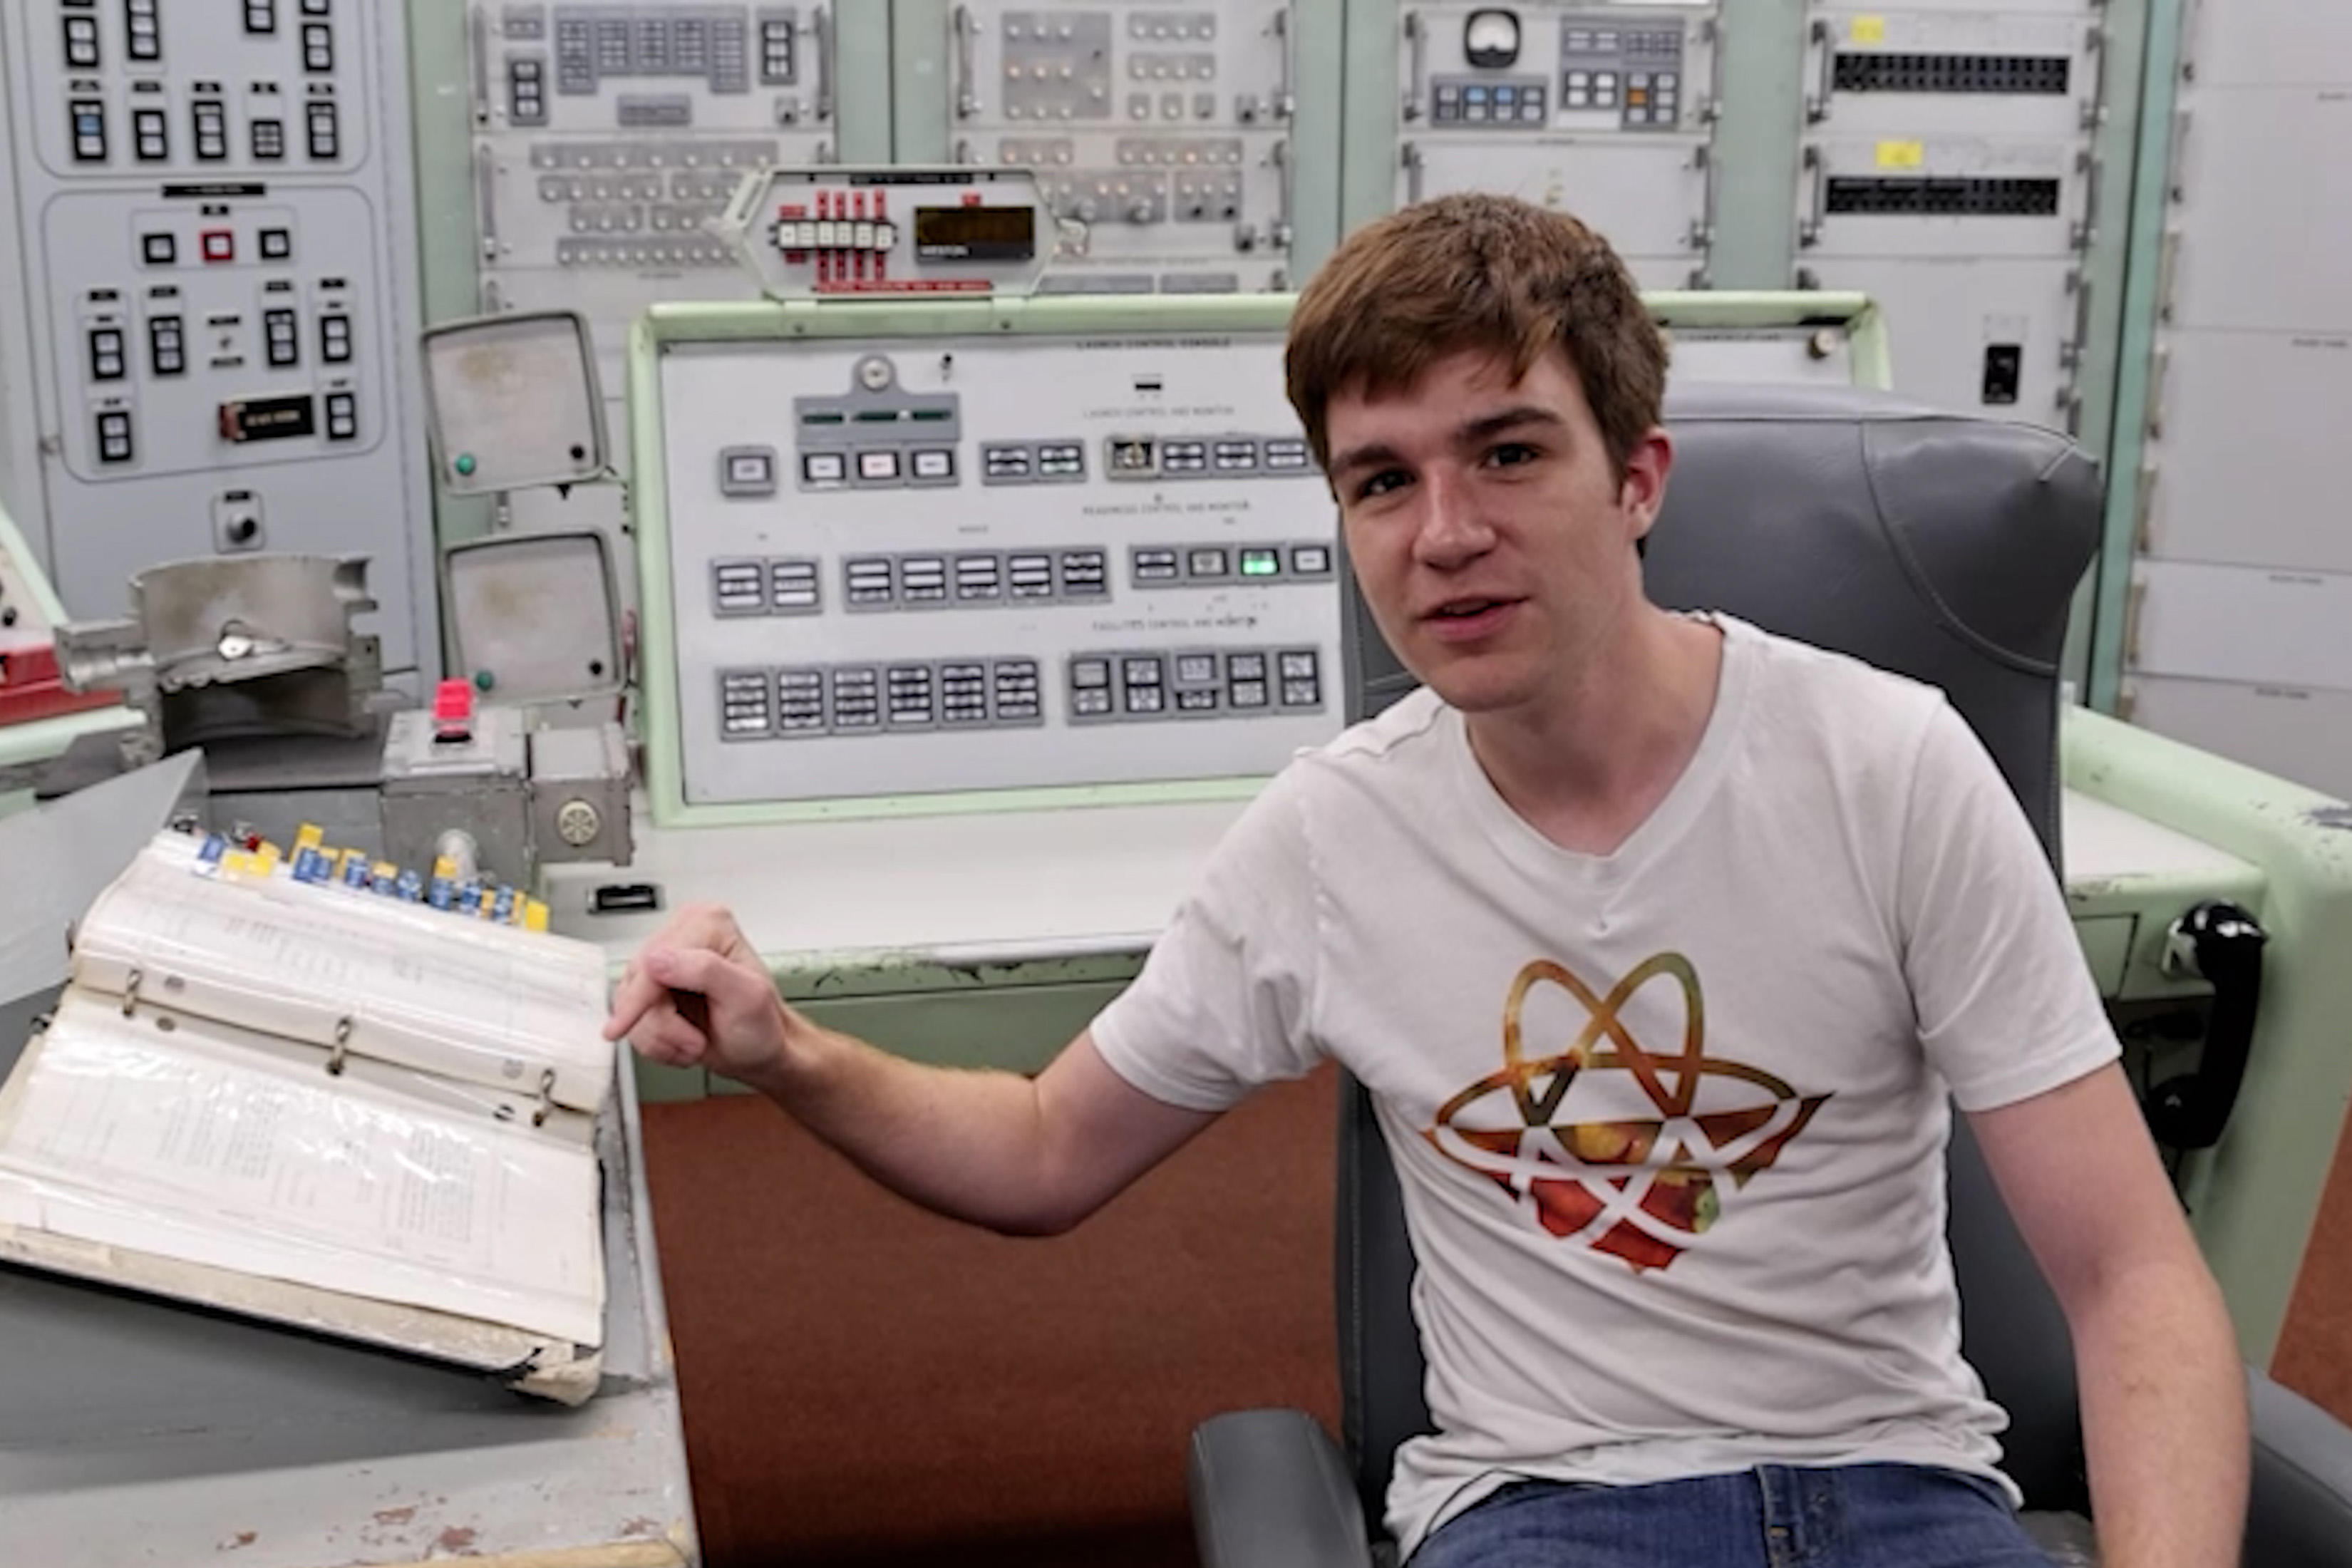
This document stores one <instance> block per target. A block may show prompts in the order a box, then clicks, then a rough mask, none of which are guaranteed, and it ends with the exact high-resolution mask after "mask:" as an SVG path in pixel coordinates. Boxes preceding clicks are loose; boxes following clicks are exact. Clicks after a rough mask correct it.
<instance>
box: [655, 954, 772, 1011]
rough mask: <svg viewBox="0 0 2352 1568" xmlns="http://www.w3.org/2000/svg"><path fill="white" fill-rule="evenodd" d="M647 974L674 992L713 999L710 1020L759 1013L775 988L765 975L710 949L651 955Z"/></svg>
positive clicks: (711, 1000)
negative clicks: (732, 961) (731, 961)
mask: <svg viewBox="0 0 2352 1568" xmlns="http://www.w3.org/2000/svg"><path fill="white" fill-rule="evenodd" d="M645 963H646V973H648V974H649V975H651V976H653V977H654V978H655V979H657V980H659V981H660V982H661V983H662V984H664V985H667V987H669V989H671V990H672V991H680V992H688V993H691V994H695V995H698V996H705V997H708V998H709V1002H710V1009H709V1015H708V1016H712V1017H717V1018H738V1017H746V1016H751V1014H753V1013H755V1012H757V1011H758V1009H759V1008H760V1007H761V1006H762V1005H764V1004H765V1002H766V1001H767V998H768V997H769V996H771V995H772V994H774V991H775V987H774V985H773V984H772V983H771V982H770V981H769V979H768V977H767V976H766V975H764V974H760V973H754V972H752V971H751V970H749V969H746V968H745V967H743V966H742V965H741V964H739V963H730V962H728V961H727V960H726V959H724V958H722V957H720V956H719V954H718V953H716V952H711V951H709V949H707V948H703V949H693V948H688V949H685V950H682V951H677V952H656V953H648V954H647V955H646V960H645Z"/></svg>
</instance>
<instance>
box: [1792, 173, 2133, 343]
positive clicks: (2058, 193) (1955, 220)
mask: <svg viewBox="0 0 2352 1568" xmlns="http://www.w3.org/2000/svg"><path fill="white" fill-rule="evenodd" d="M2076 159H2077V150H2076V149H2075V148H2074V147H2072V146H2070V145H2068V144H2066V143H2064V142H2051V141H2007V140H2002V139H1999V138H1994V137H1982V136H1961V135H1949V136H1947V135H1937V136H1928V137H1923V138H1913V139H1908V140H1889V139H1885V138H1877V139H1862V138H1854V137H1847V136H1825V137H1822V138H1820V139H1818V140H1817V141H1815V142H1813V143H1812V144H1811V146H1809V147H1808V148H1807V153H1806V163H1807V167H1806V170H1805V182H1806V184H1805V189H1804V192H1803V200H1804V205H1803V207H1802V208H1801V212H1800V216H1801V220H1802V232H1804V233H1807V234H1810V235H1811V239H1810V241H1809V242H1808V244H1807V246H1806V254H1807V256H1809V257H1822V258H1831V257H1865V256H1866V257H1895V256H1920V257H1937V258H1950V257H1960V256H1965V257H2032V256H2039V257H2072V256H2073V255H2074V253H2075V252H2076V250H2077V249H2078V248H2079V244H2078V241H2079V235H2078V232H2077V231H2078V229H2079V228H2080V226H2081V225H2082V223H2083V221H2084V215H2085V204H2086V203H2087V202H2088V200H2089V196H2090V190H2089V181H2088V179H2087V177H2086V176H2085V175H2084V173H2083V172H2082V170H2081V169H2080V168H2079V167H2078V166H2077V163H2076ZM1898 374H1899V371H1898Z"/></svg>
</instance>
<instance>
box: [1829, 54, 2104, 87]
mask: <svg viewBox="0 0 2352 1568" xmlns="http://www.w3.org/2000/svg"><path fill="white" fill-rule="evenodd" d="M2073 65H2074V62H2073V61H2071V60H2069V59H2068V58H2066V57H2065V56H2063V55H1928V54H1904V53H1896V52H1884V53H1882V52H1879V51H1875V50H1874V51H1871V52H1869V53H1863V54H1841V55H1840V56H1838V58H1837V64H1836V67H1835V69H1834V73H1833V75H1832V84H1833V85H1834V87H1835V88H1836V89H1837V90H1838V91H1840V92H1958V93H2015V94H2020V95H2022V96H2027V97H2035V98H2063V97H2064V96H2065V95H2066V88H2067V83H2068V79H2069V78H2070V76H2071V75H2072V68H2073Z"/></svg>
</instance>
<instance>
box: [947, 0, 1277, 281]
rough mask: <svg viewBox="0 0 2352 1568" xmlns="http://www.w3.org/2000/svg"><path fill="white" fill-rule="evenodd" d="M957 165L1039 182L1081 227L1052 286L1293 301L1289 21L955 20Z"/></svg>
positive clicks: (997, 13)
mask: <svg viewBox="0 0 2352 1568" xmlns="http://www.w3.org/2000/svg"><path fill="white" fill-rule="evenodd" d="M948 26H949V31H950V37H949V45H948V55H949V62H950V68H949V70H948V72H947V80H946V81H945V83H944V84H943V90H944V91H945V93H946V94H947V95H948V97H949V100H950V122H949V123H950V137H951V138H952V152H951V154H950V155H951V157H952V159H953V161H954V162H956V163H967V164H976V165H983V166H993V167H999V168H1016V167H1027V168H1034V169H1035V170H1036V171H1037V176H1038V180H1039V183H1040V185H1041V187H1042V189H1043V190H1044V193H1045V199H1046V201H1047V203H1048V205H1049V206H1050V208H1051V210H1052V211H1053V213H1054V214H1055V216H1056V217H1059V218H1063V219H1066V220H1067V221H1068V222H1069V223H1070V225H1072V227H1071V228H1070V230H1069V231H1068V233H1067V235H1066V237H1065V238H1064V239H1063V240H1062V243H1061V247H1060V256H1059V259H1058V260H1057V261H1056V264H1055V267H1054V268H1052V270H1051V272H1050V273H1049V275H1048V276H1047V278H1046V279H1045V282H1044V284H1043V287H1044V288H1045V289H1048V290H1051V291H1058V292H1087V293H1106V292H1108V293H1123V294H1150V293H1162V294H1181V293H1233V292H1236V291H1258V290H1265V289H1283V288H1288V287H1293V286H1295V285H1296V284H1297V282H1300V281H1303V280H1304V279H1294V278H1293V277H1292V275H1291V272H1292V269H1291V267H1290V263H1289V251H1290V247H1291V244H1292V239H1293V220H1292V212H1293V191H1294V163H1295V159H1294V149H1293V146H1292V123H1293V120H1294V116H1295V114H1296V112H1297V100H1296V94H1295V92H1294V90H1293V88H1292V82H1293V79H1294V77H1293V71H1294V66H1295V58H1296V54H1297V37H1296V32H1295V26H1294V17H1293V12H1292V8H1291V7H1290V6H1289V5H1285V4H1275V3H1272V0H1221V3H1218V4H1213V5H1198V4H1195V5H1185V4H1182V3H1181V0H1172V3H1170V4H1165V5H1149V4H1147V5H1115V6H1114V5H1086V4H1071V5H1059V4H1045V3H1039V0H1030V3H1027V4H1021V5H992V4H976V3H968V4H959V5H955V6H953V7H952V8H951V9H950V12H949V21H948Z"/></svg>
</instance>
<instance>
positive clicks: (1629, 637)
mask: <svg viewBox="0 0 2352 1568" xmlns="http://www.w3.org/2000/svg"><path fill="white" fill-rule="evenodd" d="M1623 633H1624V635H1622V637H1616V638H1613V639H1612V641H1611V642H1610V644H1609V652H1608V654H1607V656H1606V657H1605V658H1596V659H1593V660H1591V661H1590V662H1588V663H1587V664H1586V666H1585V667H1584V668H1583V669H1582V670H1581V671H1580V675H1579V678H1578V679H1577V680H1576V681H1575V682H1574V683H1573V684H1572V685H1569V686H1567V687H1564V688H1563V689H1561V690H1559V692H1558V693H1557V694H1556V695H1555V696H1554V697H1553V698H1552V700H1550V701H1549V702H1548V703H1547V704H1545V705H1544V706H1543V707H1541V708H1540V709H1534V708H1530V709H1528V710H1509V711H1498V712H1493V713H1479V714H1471V715H1468V716H1467V728H1468V732H1469V737H1470V749H1471V752H1472V754H1473V755H1475V757H1476V758H1477V759H1478V764H1479V766H1480V767H1481V768H1483V769H1484V770H1485V771H1486V777H1487V778H1488V780H1489V781H1491V782H1492V783H1493V784H1494V786H1495V790H1496V794H1498V795H1501V796H1502V797H1503V800H1504V802H1505V803H1506V804H1507V805H1509V806H1510V807H1511V809H1512V810H1513V811H1515V812H1517V814H1518V815H1519V816H1521V817H1522V818H1523V819H1525V820H1526V822H1527V823H1528V826H1531V827H1533V828H1534V829H1535V830H1536V831H1537V832H1538V833H1540V834H1542V835H1543V836H1544V837H1546V838H1549V839H1550V840H1551V841H1552V842H1553V843H1554V844H1557V845H1559V847H1561V848H1563V849H1568V850H1572V851H1575V852H1577V853H1579V854H1585V855H1607V854H1610V853H1612V852H1613V851H1614V850H1615V849H1616V848H1617V847H1619V846H1620V845H1622V844H1623V843H1624V842H1625V840H1626V839H1628V838H1630V837H1633V833H1634V831H1635V830H1636V829H1638V828H1639V827H1640V826H1642V824H1643V823H1644V822H1646V821H1647V820H1649V817H1650V815H1651V813H1653V812H1654V811H1655V810H1656V809H1657V807H1658V805H1660V803H1662V802H1663V801H1664V799H1665V798H1666V796H1667V795H1668V794H1669V793H1671V792H1672V791H1673V789H1674V786H1675V781H1676V780H1678V779H1680V778H1681V777H1682V775H1683V773H1684V771H1685V769H1686V768H1688V767H1689V766H1690V763H1691V759H1692V757H1693V756H1695V755H1696V753H1697V752H1698V747H1699V742H1700V741H1701V740H1702V739H1704V738H1705V736H1706V726H1707V720H1708V719H1709V717H1710V716H1711V715H1712V714H1713V713H1714V711H1715V695H1716V685H1717V677H1718V675H1719V674H1720V672H1721V670H1722V668H1723V633H1722V632H1721V631H1720V630H1719V629H1718V628H1717V627H1716V626H1714V625H1713V624H1711V623H1709V622H1706V621H1702V620H1695V619H1692V618H1690V617H1687V616H1677V615H1671V614H1668V613H1666V612H1664V611H1662V610H1659V609H1657V608H1656V607H1655V606H1654V605H1648V604H1641V605H1635V606H1634V607H1633V610H1632V611H1631V613H1630V614H1629V615H1628V616H1627V624H1626V626H1624V628H1623Z"/></svg>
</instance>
